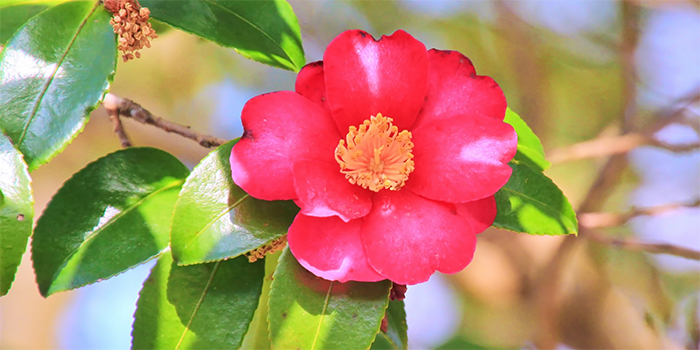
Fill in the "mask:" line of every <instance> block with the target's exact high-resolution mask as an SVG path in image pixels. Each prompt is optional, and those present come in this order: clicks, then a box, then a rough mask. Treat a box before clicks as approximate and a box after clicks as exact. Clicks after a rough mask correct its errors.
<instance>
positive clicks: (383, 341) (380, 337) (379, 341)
mask: <svg viewBox="0 0 700 350" xmlns="http://www.w3.org/2000/svg"><path fill="white" fill-rule="evenodd" d="M370 349H371V350H394V349H398V348H397V347H396V345H394V343H393V342H392V341H391V340H389V337H387V335H386V334H384V333H382V332H379V333H377V337H376V338H374V342H372V347H371V348H370Z"/></svg>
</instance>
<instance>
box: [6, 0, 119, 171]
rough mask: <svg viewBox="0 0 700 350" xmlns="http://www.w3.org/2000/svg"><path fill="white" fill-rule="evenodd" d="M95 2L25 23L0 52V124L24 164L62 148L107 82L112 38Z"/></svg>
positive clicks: (38, 161) (111, 69)
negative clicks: (20, 153)
mask: <svg viewBox="0 0 700 350" xmlns="http://www.w3.org/2000/svg"><path fill="white" fill-rule="evenodd" d="M109 19H110V14H109V13H108V12H107V10H105V9H104V7H103V6H100V2H98V1H91V2H86V1H71V2H66V3H64V4H60V5H57V6H55V7H52V8H50V9H48V10H46V11H44V12H41V13H40V14H39V15H37V16H35V17H33V18H32V19H31V20H29V22H27V23H26V24H25V25H24V26H23V27H22V28H21V29H20V30H19V31H18V32H17V33H16V34H15V35H14V36H13V37H12V39H10V41H9V42H8V43H7V46H5V48H4V49H3V51H2V54H1V55H0V105H1V106H2V108H0V128H1V129H3V130H5V132H6V133H7V135H8V136H9V137H10V138H11V139H12V141H13V143H14V144H15V146H16V147H17V149H19V151H20V152H22V153H23V154H24V159H25V161H26V162H27V164H28V165H29V170H30V171H32V170H34V169H36V168H37V167H38V166H39V165H41V164H44V163H46V162H47V161H49V160H50V159H51V158H52V157H53V156H55V155H56V154H58V153H59V152H61V151H62V150H63V149H64V148H65V147H66V146H67V145H68V144H69V143H70V142H71V141H72V140H73V138H75V136H77V134H78V133H79V132H80V131H81V130H82V129H83V127H84V126H85V123H86V122H87V120H88V116H89V114H90V111H92V110H93V109H94V108H95V107H96V106H97V104H98V102H99V101H100V100H101V99H102V96H103V95H104V94H105V92H106V91H107V89H108V88H109V83H110V81H111V79H112V77H113V75H114V70H115V65H116V52H117V44H116V39H115V35H114V33H113V31H112V27H111V26H110V24H109Z"/></svg>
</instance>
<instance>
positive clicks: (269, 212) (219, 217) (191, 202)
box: [171, 141, 299, 265]
mask: <svg viewBox="0 0 700 350" xmlns="http://www.w3.org/2000/svg"><path fill="white" fill-rule="evenodd" d="M235 143H236V141H231V142H229V143H227V144H225V145H223V146H221V147H219V148H217V149H216V150H214V151H212V152H211V153H210V154H209V155H208V156H207V157H206V158H204V159H202V161H201V162H200V163H199V164H198V165H197V166H196V167H195V168H194V169H193V170H192V173H191V174H190V176H189V177H188V178H187V181H186V182H185V184H184V185H183V187H182V192H180V196H179V198H178V201H177V204H176V205H175V214H174V216H173V224H172V234H171V236H172V243H171V245H172V249H173V256H174V258H175V260H176V261H177V263H178V264H180V265H188V264H196V263H202V262H209V261H214V260H221V259H228V258H232V257H236V256H238V255H241V254H243V253H245V252H248V251H250V250H253V249H256V248H258V247H260V246H262V245H264V244H266V243H268V242H270V241H272V240H274V239H276V238H279V237H281V236H283V235H285V234H286V233H287V229H288V228H289V225H291V223H292V221H293V220H294V216H295V215H296V213H297V212H298V210H299V209H298V208H297V207H296V205H294V203H293V202H291V201H274V202H270V201H263V200H259V199H255V198H252V197H250V196H249V195H248V194H247V193H245V192H244V191H243V190H242V189H240V188H239V187H238V186H236V184H234V183H233V180H232V178H231V165H230V164H229V157H230V156H231V148H232V147H233V145H234V144H235Z"/></svg>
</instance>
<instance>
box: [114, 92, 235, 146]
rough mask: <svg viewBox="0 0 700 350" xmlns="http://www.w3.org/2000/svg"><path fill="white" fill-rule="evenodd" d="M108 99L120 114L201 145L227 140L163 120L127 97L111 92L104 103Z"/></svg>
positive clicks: (211, 144) (217, 143) (212, 144)
mask: <svg viewBox="0 0 700 350" xmlns="http://www.w3.org/2000/svg"><path fill="white" fill-rule="evenodd" d="M108 100H109V101H110V103H113V104H115V105H116V106H117V111H118V113H119V115H120V116H123V117H127V118H131V119H133V120H136V121H137V122H139V123H141V124H148V125H153V126H155V127H157V128H159V129H162V130H164V131H166V132H170V133H173V134H177V135H180V136H183V137H186V138H188V139H190V140H193V141H196V142H197V143H198V144H199V145H200V146H202V147H206V148H211V147H217V146H221V145H223V144H224V143H226V142H227V141H226V140H224V139H220V138H218V137H215V136H211V135H205V134H200V133H198V132H196V131H194V130H192V129H190V127H189V126H184V125H180V124H177V123H173V122H171V121H168V120H165V119H163V118H161V117H156V116H154V115H153V114H152V113H151V112H149V111H148V110H146V109H145V108H143V107H141V105H139V104H138V103H136V102H134V101H132V100H129V99H127V98H120V97H117V96H116V95H113V94H107V96H106V97H105V104H106V103H107V101H108Z"/></svg>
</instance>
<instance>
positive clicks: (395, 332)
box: [386, 300, 408, 350]
mask: <svg viewBox="0 0 700 350" xmlns="http://www.w3.org/2000/svg"><path fill="white" fill-rule="evenodd" d="M386 319H387V330H386V336H387V337H388V339H389V340H390V341H391V342H392V343H393V344H394V346H395V347H396V348H397V349H403V350H406V349H408V325H407V324H406V310H405V308H404V303H403V300H392V301H390V302H389V306H388V307H387V308H386Z"/></svg>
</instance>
